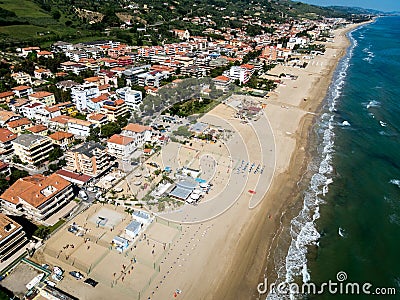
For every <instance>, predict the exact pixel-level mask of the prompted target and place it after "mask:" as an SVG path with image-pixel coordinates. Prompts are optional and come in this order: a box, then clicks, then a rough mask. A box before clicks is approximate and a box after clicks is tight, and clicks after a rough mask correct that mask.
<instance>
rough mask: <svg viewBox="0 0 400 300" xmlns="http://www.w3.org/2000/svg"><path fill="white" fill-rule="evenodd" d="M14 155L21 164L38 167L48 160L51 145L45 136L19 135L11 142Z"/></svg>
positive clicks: (51, 148)
mask: <svg viewBox="0 0 400 300" xmlns="http://www.w3.org/2000/svg"><path fill="white" fill-rule="evenodd" d="M12 144H13V148H14V153H15V155H17V156H19V158H20V159H21V160H22V162H25V163H28V164H30V165H38V164H41V163H43V162H45V161H47V160H48V158H49V153H50V151H51V150H53V143H52V142H51V140H50V139H49V138H48V137H47V136H41V135H34V134H21V135H20V136H18V137H17V138H16V139H15V140H13V141H12Z"/></svg>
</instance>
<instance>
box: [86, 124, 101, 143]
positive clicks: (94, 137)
mask: <svg viewBox="0 0 400 300" xmlns="http://www.w3.org/2000/svg"><path fill="white" fill-rule="evenodd" d="M86 141H87V142H88V141H94V142H100V127H95V128H90V131H89V136H88V137H87V138H86Z"/></svg>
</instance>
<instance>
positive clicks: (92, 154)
mask: <svg viewBox="0 0 400 300" xmlns="http://www.w3.org/2000/svg"><path fill="white" fill-rule="evenodd" d="M65 160H66V162H67V165H66V166H65V169H66V170H67V171H72V172H75V173H82V174H85V175H89V176H93V177H96V176H99V175H101V174H102V173H103V172H105V171H106V170H107V169H108V168H110V166H111V164H110V159H109V156H108V154H107V152H106V147H104V146H102V145H101V144H100V143H95V142H93V141H90V142H86V143H83V144H82V145H80V146H78V147H77V148H74V149H70V150H68V151H67V152H66V153H65Z"/></svg>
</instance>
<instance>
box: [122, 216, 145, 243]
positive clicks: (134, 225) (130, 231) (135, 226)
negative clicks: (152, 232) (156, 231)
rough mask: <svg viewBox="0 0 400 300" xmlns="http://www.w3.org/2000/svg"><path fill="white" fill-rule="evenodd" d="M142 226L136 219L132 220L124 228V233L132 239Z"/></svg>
mask: <svg viewBox="0 0 400 300" xmlns="http://www.w3.org/2000/svg"><path fill="white" fill-rule="evenodd" d="M142 227H143V224H142V223H140V222H138V221H135V220H134V221H132V222H130V223H129V225H128V226H126V228H125V234H126V235H127V236H128V237H129V238H130V239H132V240H133V239H134V238H135V237H137V236H138V235H139V232H140V229H141V228H142Z"/></svg>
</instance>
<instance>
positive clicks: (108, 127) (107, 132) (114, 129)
mask: <svg viewBox="0 0 400 300" xmlns="http://www.w3.org/2000/svg"><path fill="white" fill-rule="evenodd" d="M120 132H121V127H120V126H119V125H118V124H117V123H115V122H112V123H108V124H105V125H103V126H101V136H102V137H110V136H112V135H114V134H116V133H120Z"/></svg>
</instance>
